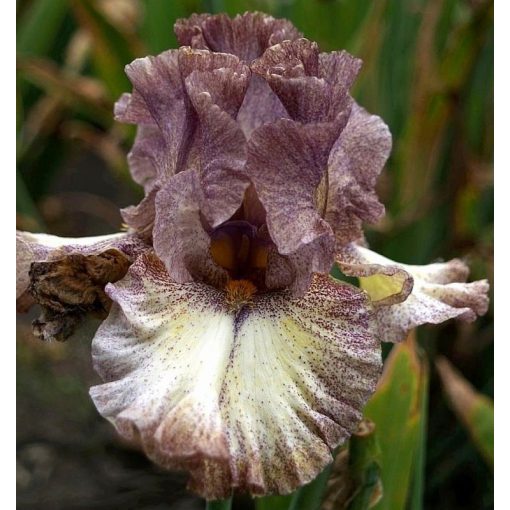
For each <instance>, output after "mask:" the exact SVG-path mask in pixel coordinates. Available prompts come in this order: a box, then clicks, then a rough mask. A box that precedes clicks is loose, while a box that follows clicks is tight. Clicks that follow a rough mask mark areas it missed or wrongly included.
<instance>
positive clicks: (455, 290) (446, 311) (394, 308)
mask: <svg viewBox="0 0 510 510" xmlns="http://www.w3.org/2000/svg"><path fill="white" fill-rule="evenodd" d="M337 263H338V265H339V267H340V269H341V270H342V271H343V272H344V273H345V274H348V275H350V276H358V277H359V280H360V286H361V288H362V289H364V290H365V291H366V292H367V293H368V294H369V296H370V297H371V299H372V301H373V303H374V305H375V306H376V311H375V314H374V318H375V321H376V324H377V330H378V335H379V338H380V340H381V341H384V342H400V341H402V340H404V339H405V337H406V335H407V333H408V332H409V331H410V330H411V329H413V328H415V327H417V326H420V325H422V324H439V323H441V322H444V321H446V320H448V319H454V318H456V319H461V320H464V321H473V320H475V319H476V317H477V316H479V315H483V314H484V313H486V312H487V308H488V306H489V298H488V296H487V293H488V290H489V284H488V282H487V280H478V281H475V282H471V283H466V279H467V277H468V274H469V269H468V267H467V266H466V264H464V263H463V262H462V261H461V260H459V259H453V260H450V261H448V262H438V263H434V264H428V265H424V266H417V265H409V264H400V263H398V262H394V261H393V260H390V259H387V258H386V257H383V256H382V255H379V254H378V253H375V252H373V251H371V250H369V249H368V248H365V247H363V246H359V245H356V244H353V243H352V244H350V245H348V246H346V247H344V249H342V251H341V252H340V253H339V254H338V256H337Z"/></svg>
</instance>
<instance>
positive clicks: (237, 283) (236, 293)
mask: <svg viewBox="0 0 510 510" xmlns="http://www.w3.org/2000/svg"><path fill="white" fill-rule="evenodd" d="M225 292H226V293H227V297H226V301H227V305H228V307H229V308H230V309H231V310H232V311H237V310H239V309H240V308H242V307H243V306H245V305H247V304H249V303H250V302H251V299H252V297H253V294H255V293H256V292H257V287H255V285H253V283H252V282H250V280H229V281H228V283H227V285H226V286H225Z"/></svg>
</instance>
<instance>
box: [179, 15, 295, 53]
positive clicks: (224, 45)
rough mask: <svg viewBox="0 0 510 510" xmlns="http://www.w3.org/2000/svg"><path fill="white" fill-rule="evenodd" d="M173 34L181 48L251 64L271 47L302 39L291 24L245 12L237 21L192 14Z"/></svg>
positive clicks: (218, 16) (180, 22) (286, 21)
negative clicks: (201, 50) (220, 55)
mask: <svg viewBox="0 0 510 510" xmlns="http://www.w3.org/2000/svg"><path fill="white" fill-rule="evenodd" d="M174 30H175V34H176V35H177V40H178V41H179V44H180V45H181V46H191V47H192V48H197V49H209V50H211V51H215V52H221V53H230V54H232V55H236V56H237V57H239V58H240V59H241V60H244V61H245V62H248V63H250V62H251V61H252V60H254V59H256V58H258V57H260V56H261V55H262V54H263V53H264V51H265V50H266V49H267V48H269V47H270V46H273V45H274V44H278V43H280V42H282V41H284V40H293V39H297V38H298V37H300V36H301V34H300V32H299V31H298V30H297V29H296V28H295V27H294V25H292V23H291V22H290V21H288V20H286V19H275V18H273V17H272V16H268V15H267V14H264V13H261V12H246V13H244V14H240V15H237V16H236V17H235V18H229V17H228V16H227V15H226V14H217V15H214V16H211V15H209V14H193V15H192V16H190V17H189V18H186V19H179V20H177V22H176V23H175V25H174Z"/></svg>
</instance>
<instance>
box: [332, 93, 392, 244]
mask: <svg viewBox="0 0 510 510" xmlns="http://www.w3.org/2000/svg"><path fill="white" fill-rule="evenodd" d="M390 151H391V134H390V132H389V130H388V127H387V126H386V124H384V122H383V121H382V120H381V119H380V118H379V117H377V116H376V115H370V114H369V113H367V112H366V111H365V110H364V109H363V108H361V107H360V106H358V105H357V104H356V103H354V104H353V107H352V110H351V116H350V117H349V121H348V123H347V125H346V126H345V129H344V130H343V131H342V133H341V135H340V137H339V138H338V140H337V142H336V143H335V145H334V147H333V149H332V151H331V154H330V157H329V163H328V167H329V169H328V192H327V205H326V208H325V220H326V221H327V222H328V223H329V224H330V225H331V227H332V228H333V231H334V232H335V236H336V239H337V242H338V244H339V246H341V245H343V244H346V243H348V242H350V241H355V240H357V239H359V238H360V237H361V236H362V222H363V221H366V222H370V223H375V222H376V221H378V220H379V219H380V218H381V217H382V216H383V215H384V206H383V205H382V204H381V203H380V202H379V200H378V198H377V194H376V192H375V184H376V180H377V177H378V176H379V173H380V172H381V170H382V168H383V166H384V164H385V163H386V160H387V159H388V156H389V154H390Z"/></svg>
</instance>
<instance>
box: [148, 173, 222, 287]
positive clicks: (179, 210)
mask: <svg viewBox="0 0 510 510" xmlns="http://www.w3.org/2000/svg"><path fill="white" fill-rule="evenodd" d="M201 194H202V191H201V186H200V178H199V176H198V175H197V173H196V172H195V171H193V170H186V171H185V172H181V173H179V174H177V175H176V176H175V177H174V178H173V179H171V180H170V181H169V182H168V183H167V184H166V185H165V187H164V188H162V189H161V190H160V191H159V193H158V195H157V197H156V221H155V225H154V233H153V237H154V249H155V251H156V254H157V255H158V256H159V258H160V259H161V260H162V261H163V263H164V264H165V266H166V268H167V270H168V273H169V274H170V277H171V278H172V279H173V280H175V281H177V282H181V283H183V282H190V281H193V280H199V281H205V282H207V283H209V284H211V285H215V286H217V287H220V288H221V287H223V286H224V285H225V283H226V281H227V273H226V272H225V270H224V269H222V268H221V267H219V266H218V265H216V263H215V262H214V261H213V259H212V257H211V254H210V251H209V250H210V245H211V239H210V237H209V234H208V233H207V232H206V230H205V228H204V223H203V221H202V218H201V215H200V203H201V201H202V199H201Z"/></svg>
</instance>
